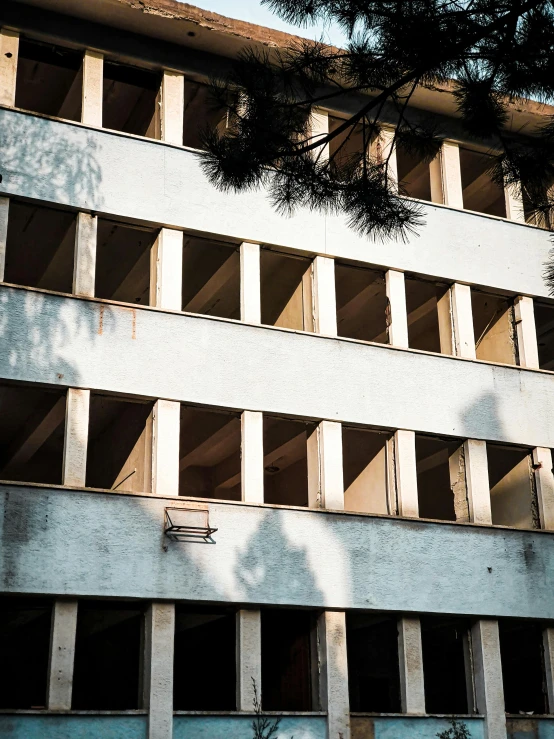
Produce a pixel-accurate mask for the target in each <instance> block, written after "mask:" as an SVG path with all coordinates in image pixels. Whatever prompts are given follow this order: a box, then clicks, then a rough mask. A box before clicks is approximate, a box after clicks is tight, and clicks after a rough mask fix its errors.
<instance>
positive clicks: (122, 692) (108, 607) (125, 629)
mask: <svg viewBox="0 0 554 739" xmlns="http://www.w3.org/2000/svg"><path fill="white" fill-rule="evenodd" d="M143 630H144V607H142V606H141V605H139V604H137V603H121V601H119V602H111V601H93V600H91V601H81V602H80V603H79V610H78V613H77V635H76V639H75V666H74V672H73V699H72V702H71V707H72V709H73V710H74V711H126V710H136V709H138V708H140V707H141V700H140V697H139V690H140V683H141V680H140V671H141V647H142V640H143Z"/></svg>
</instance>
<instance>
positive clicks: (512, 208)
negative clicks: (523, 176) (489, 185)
mask: <svg viewBox="0 0 554 739" xmlns="http://www.w3.org/2000/svg"><path fill="white" fill-rule="evenodd" d="M504 195H505V198H506V218H509V219H510V220H511V221H517V222H518V223H525V211H524V209H523V198H522V196H521V188H514V187H505V188H504Z"/></svg>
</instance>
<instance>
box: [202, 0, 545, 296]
mask: <svg viewBox="0 0 554 739" xmlns="http://www.w3.org/2000/svg"><path fill="white" fill-rule="evenodd" d="M262 3H263V4H264V5H266V6H267V7H269V8H270V9H271V10H272V11H274V12H275V13H276V14H277V15H278V16H279V17H280V18H282V19H283V20H285V21H288V22H290V23H294V24H297V25H298V26H300V27H302V26H306V25H309V24H311V23H314V22H324V23H328V24H336V25H338V26H340V27H341V28H342V29H343V30H344V32H345V33H346V34H347V38H348V43H347V44H346V48H345V49H336V48H333V47H330V46H327V45H325V44H323V43H317V42H311V41H305V42H297V43H296V45H295V46H293V47H292V48H290V49H286V50H275V51H273V50H272V51H268V52H266V53H260V52H259V51H256V50H253V49H249V50H248V51H245V52H243V53H242V54H241V55H240V56H239V57H238V58H237V59H236V60H235V61H234V62H233V63H232V66H231V68H230V70H229V72H228V74H227V76H225V77H224V78H220V79H215V80H213V82H212V91H213V95H214V97H215V101H216V104H217V105H219V106H222V107H223V108H224V110H225V113H226V115H225V118H224V121H222V123H220V124H219V125H218V126H217V127H216V128H213V129H211V130H206V131H205V132H204V136H203V143H204V147H205V149H206V151H205V152H204V153H203V154H202V165H203V168H204V171H205V172H206V173H207V175H208V177H209V179H210V180H211V182H212V183H214V184H215V185H216V186H217V187H219V188H221V189H223V190H230V191H244V190H248V189H253V188H258V187H261V186H264V187H266V188H267V190H268V192H269V197H270V198H271V201H272V203H273V204H274V206H275V207H276V208H277V209H278V210H279V211H280V212H282V213H284V214H290V213H292V212H293V211H295V209H297V208H299V207H307V208H311V209H315V210H318V211H323V212H327V213H339V212H341V213H344V214H345V215H346V217H347V219H348V221H349V223H350V225H351V226H352V228H354V229H356V230H357V231H358V232H359V233H360V234H363V235H366V236H371V237H374V238H386V237H400V238H405V237H406V236H407V235H408V234H409V233H410V232H412V231H414V230H417V229H418V227H419V226H420V224H421V223H422V212H421V208H420V206H419V205H418V203H417V202H416V201H414V200H410V199H406V198H403V197H398V192H399V189H398V184H397V183H395V182H394V179H393V176H392V171H391V167H390V152H391V150H392V148H391V147H390V146H388V147H387V146H382V145H381V142H382V140H383V139H382V136H381V132H382V130H383V124H388V126H391V127H393V130H394V142H393V143H394V144H399V145H401V146H402V147H403V148H404V149H405V150H406V151H408V152H409V153H411V154H415V155H417V156H418V157H419V158H420V159H421V160H423V161H426V162H429V161H431V160H432V159H433V158H434V157H435V156H436V154H437V152H438V150H439V148H440V145H441V136H444V132H442V131H441V130H440V128H439V125H438V124H437V122H436V120H435V119H431V118H430V116H428V115H427V116H426V115H425V114H423V112H422V111H416V110H414V108H410V105H409V104H410V102H411V100H412V97H413V95H414V93H415V92H416V91H417V90H418V88H419V87H421V86H433V85H444V84H450V85H452V86H453V92H454V99H455V103H456V105H457V109H458V117H459V119H460V123H461V125H462V126H463V128H464V129H465V132H466V135H467V137H468V138H469V139H472V140H474V141H475V142H476V144H478V145H479V147H480V148H481V149H483V148H484V149H485V151H489V152H494V154H495V157H494V159H492V160H491V161H492V164H491V170H490V175H491V176H492V178H493V180H494V181H495V182H497V183H498V184H501V185H502V186H506V187H508V188H510V189H512V190H513V192H514V194H515V193H517V194H518V195H522V196H523V197H524V199H525V203H526V210H527V212H528V213H534V214H535V215H536V217H540V218H541V219H543V220H546V221H547V222H550V220H551V215H552V214H553V213H554V211H553V208H554V194H553V191H552V185H553V183H554V118H553V119H550V118H547V117H545V123H544V124H543V125H542V126H541V127H536V128H535V129H533V130H527V129H526V130H514V126H513V125H511V115H510V106H512V105H514V103H516V104H517V102H518V99H521V98H532V99H534V100H537V101H544V102H552V101H554V0H262ZM318 107H319V108H328V109H338V110H343V111H344V110H349V111H350V117H347V118H344V119H343V120H342V121H341V122H340V123H339V125H337V126H335V127H334V128H333V129H332V130H331V131H330V132H329V133H328V134H327V135H321V134H320V135H315V133H313V128H312V121H313V114H314V111H316V110H317V108H318ZM329 151H331V154H330V155H329V154H328V152H329ZM400 194H401V195H402V194H404V193H402V187H400ZM547 277H550V278H551V279H552V284H553V286H554V269H553V270H552V274H550V275H547Z"/></svg>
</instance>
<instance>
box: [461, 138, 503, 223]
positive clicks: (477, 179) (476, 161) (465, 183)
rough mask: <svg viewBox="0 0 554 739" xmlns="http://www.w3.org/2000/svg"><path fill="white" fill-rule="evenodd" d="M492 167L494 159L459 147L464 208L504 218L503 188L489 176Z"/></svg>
mask: <svg viewBox="0 0 554 739" xmlns="http://www.w3.org/2000/svg"><path fill="white" fill-rule="evenodd" d="M493 165H494V157H492V156H490V155H489V154H481V153H479V152H477V151H471V149H464V148H463V147H460V168H461V172H462V195H463V199H464V208H465V209H466V210H474V211H476V212H477V213H487V214H488V215H491V216H500V217H501V218H506V198H505V195H504V188H503V187H500V186H499V185H498V184H497V183H496V182H494V181H493V180H492V178H491V175H490V169H491V166H493Z"/></svg>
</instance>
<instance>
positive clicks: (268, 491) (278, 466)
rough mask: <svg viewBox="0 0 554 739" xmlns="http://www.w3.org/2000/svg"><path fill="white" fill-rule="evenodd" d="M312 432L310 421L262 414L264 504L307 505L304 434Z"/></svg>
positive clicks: (309, 434)
mask: <svg viewBox="0 0 554 739" xmlns="http://www.w3.org/2000/svg"><path fill="white" fill-rule="evenodd" d="M312 433H315V424H313V423H306V422H305V421H298V420H293V419H290V418H278V417H277V416H266V415H264V501H265V502H266V503H275V504H278V505H296V506H307V505H308V437H309V436H311V434H312ZM314 453H315V452H314Z"/></svg>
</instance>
